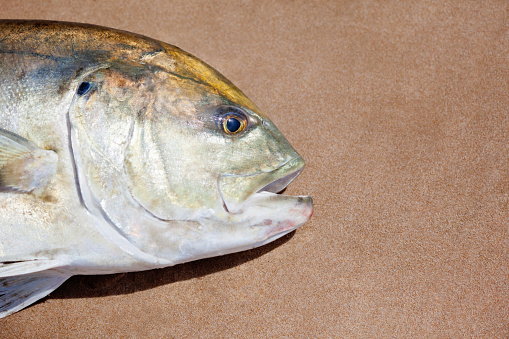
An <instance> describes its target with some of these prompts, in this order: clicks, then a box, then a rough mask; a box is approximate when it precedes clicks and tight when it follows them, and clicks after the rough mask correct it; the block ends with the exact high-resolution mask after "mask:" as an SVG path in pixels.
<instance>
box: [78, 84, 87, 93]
mask: <svg viewBox="0 0 509 339" xmlns="http://www.w3.org/2000/svg"><path fill="white" fill-rule="evenodd" d="M89 89H90V82H82V83H81V84H80V87H78V95H83V94H85V93H87V92H88V90H89Z"/></svg>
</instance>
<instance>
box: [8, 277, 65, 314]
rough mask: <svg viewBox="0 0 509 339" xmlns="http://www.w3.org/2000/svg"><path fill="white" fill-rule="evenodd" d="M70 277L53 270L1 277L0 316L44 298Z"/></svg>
mask: <svg viewBox="0 0 509 339" xmlns="http://www.w3.org/2000/svg"><path fill="white" fill-rule="evenodd" d="M68 278H69V275H65V274H62V273H60V272H56V271H52V270H48V271H42V272H36V273H31V274H24V275H17V276H13V277H5V278H0V318H3V317H6V316H8V315H9V314H12V313H14V312H17V311H19V310H21V309H23V308H25V307H27V306H28V305H30V304H33V303H34V302H36V301H37V300H39V299H41V298H44V297H45V296H47V295H48V294H50V293H51V292H52V291H54V290H55V289H56V288H57V287H58V286H60V285H61V284H62V283H63V282H64V281H66V280H67V279H68Z"/></svg>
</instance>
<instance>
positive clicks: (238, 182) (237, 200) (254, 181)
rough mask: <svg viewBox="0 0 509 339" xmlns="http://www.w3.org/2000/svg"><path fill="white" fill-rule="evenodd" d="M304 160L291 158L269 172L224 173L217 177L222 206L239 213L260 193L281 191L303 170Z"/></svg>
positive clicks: (228, 210) (230, 211) (231, 211)
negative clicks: (247, 173) (248, 173)
mask: <svg viewBox="0 0 509 339" xmlns="http://www.w3.org/2000/svg"><path fill="white" fill-rule="evenodd" d="M303 168H304V160H303V159H302V158H301V157H300V156H299V157H296V158H293V159H291V160H289V161H287V162H286V163H284V164H282V165H281V166H279V167H278V168H276V169H275V170H273V171H270V172H260V173H256V174H251V175H246V176H230V175H224V176H221V177H220V179H219V192H220V194H221V198H222V200H223V206H224V208H225V210H226V211H227V212H229V213H234V214H235V213H240V212H242V211H243V210H244V209H245V208H247V207H249V206H251V205H252V203H253V202H254V201H255V200H258V199H256V198H257V196H258V195H260V194H261V193H263V194H267V193H273V194H275V193H279V192H281V191H283V190H284V189H285V188H286V187H287V186H288V185H289V184H290V183H291V182H292V181H293V180H294V179H295V178H296V177H297V176H298V175H299V174H300V173H301V172H302V170H303Z"/></svg>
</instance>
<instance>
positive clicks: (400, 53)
mask: <svg viewBox="0 0 509 339" xmlns="http://www.w3.org/2000/svg"><path fill="white" fill-rule="evenodd" d="M0 9H1V10H0V17H1V18H9V19H13V18H18V19H21V18H22V19H53V20H65V21H78V22H88V23H93V24H99V25H104V26H110V27H114V28H119V29H123V30H129V31H133V32H136V33H141V34H144V35H147V36H150V37H153V38H157V39H159V40H163V41H165V42H168V43H171V44H175V45H177V46H179V47H181V48H182V49H184V50H187V51H189V52H191V53H193V54H195V55H197V56H199V57H200V58H202V59H203V60H205V61H206V62H208V63H209V64H211V65H213V66H214V67H215V68H217V69H218V70H220V71H221V72H222V73H223V74H224V75H225V76H227V77H228V78H229V79H230V80H232V81H233V82H234V83H235V84H237V85H238V86H239V87H240V88H241V89H242V90H243V91H244V92H245V93H246V94H247V95H248V96H249V97H250V98H251V99H253V100H254V101H255V102H256V103H257V104H258V106H259V107H260V108H261V109H263V110H264V111H265V112H266V113H267V114H268V115H269V116H270V117H271V118H272V120H273V121H274V122H275V123H276V124H277V126H278V127H279V128H280V129H281V130H282V131H283V133H284V134H285V135H286V136H287V138H288V139H289V140H290V142H291V143H292V144H293V145H294V146H295V148H296V149H297V150H298V151H299V152H300V153H301V154H302V155H303V157H304V158H305V159H306V160H307V164H308V165H307V168H306V170H305V171H304V172H303V174H302V175H301V176H300V177H299V178H298V179H297V180H296V181H295V182H294V183H293V184H292V185H291V186H290V187H289V188H288V190H287V192H286V194H310V195H312V196H313V198H314V200H315V214H314V216H313V218H312V219H311V221H310V222H309V223H308V224H306V225H305V226H303V227H302V228H300V229H299V230H297V231H296V232H294V233H292V234H290V235H288V236H286V237H285V238H283V239H281V240H280V241H277V242H276V243H274V244H270V245H268V246H265V247H263V248H260V249H256V250H252V251H249V252H244V253H239V254H233V255H228V256H224V257H219V258H212V259H207V260H201V261H197V262H193V263H189V264H184V265H179V266H177V267H173V268H167V269H162V270H154V271H148V272H140V273H132V274H126V275H124V276H102V277H74V278H72V279H70V280H69V281H68V282H66V283H65V284H64V285H63V286H62V287H61V288H60V289H58V290H57V291H56V292H54V293H52V294H51V296H50V297H49V298H46V299H44V300H43V301H42V302H39V303H37V304H36V305H34V306H32V307H30V308H28V309H26V310H23V311H21V312H19V313H17V314H14V315H12V316H10V317H8V318H6V319H3V320H0V337H2V338H56V337H58V338H71V337H72V338H77V337H84V338H97V337H126V338H127V337H131V338H136V337H138V338H142V337H143V338H147V337H150V338H152V337H153V338H162V337H175V338H185V337H188V338H198V337H202V338H205V337H211V338H220V337H223V338H226V337H229V338H232V337H238V338H268V337H272V338H276V337H287V338H349V337H350V338H365V337H372V338H373V337H378V338H383V337H387V338H388V337H391V338H394V337H400V338H412V337H413V338H422V337H442V338H443V337H486V338H507V337H509V301H508V300H509V255H508V253H509V112H508V109H509V95H508V93H509V68H508V64H509V63H508V56H509V53H508V52H509V34H508V33H509V26H508V14H509V3H508V2H507V1H482V2H481V1H448V2H446V3H444V2H443V1H412V2H411V3H410V2H409V1H247V0H246V1H162V0H161V1H141V0H138V1H123V2H118V1H111V0H103V1H86V0H85V1H76V2H72V1H71V2H69V1H62V0H54V1H44V2H42V1H19V2H17V1H5V0H2V1H0Z"/></svg>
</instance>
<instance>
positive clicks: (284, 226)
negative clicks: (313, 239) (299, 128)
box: [219, 156, 313, 247]
mask: <svg viewBox="0 0 509 339" xmlns="http://www.w3.org/2000/svg"><path fill="white" fill-rule="evenodd" d="M304 165H305V163H304V159H302V157H300V156H297V157H295V158H292V159H291V160H289V161H287V162H285V163H283V164H281V165H280V166H279V167H277V168H276V169H275V170H273V171H270V172H259V173H256V174H253V175H245V176H233V175H224V176H222V177H220V179H219V192H220V195H221V198H222V200H223V208H224V210H225V211H226V212H227V213H228V215H229V216H230V219H231V220H235V221H236V222H240V223H243V224H245V225H246V226H249V227H250V228H251V229H256V230H257V232H259V233H258V234H259V238H258V239H259V241H257V242H256V243H255V244H254V245H252V247H257V246H261V245H264V244H266V243H269V242H271V241H274V240H276V239H277V238H280V237H282V236H284V235H285V234H287V233H289V232H291V231H293V230H294V229H296V228H297V227H299V226H301V225H303V224H304V223H305V222H307V221H308V220H309V219H310V218H311V215H312V214H313V199H311V197H309V196H288V195H283V194H277V193H279V192H281V191H282V190H284V189H285V188H286V187H287V186H288V185H289V184H290V183H291V182H292V181H293V180H295V178H296V177H297V176H298V175H299V174H300V173H301V172H302V170H303V169H304Z"/></svg>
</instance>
